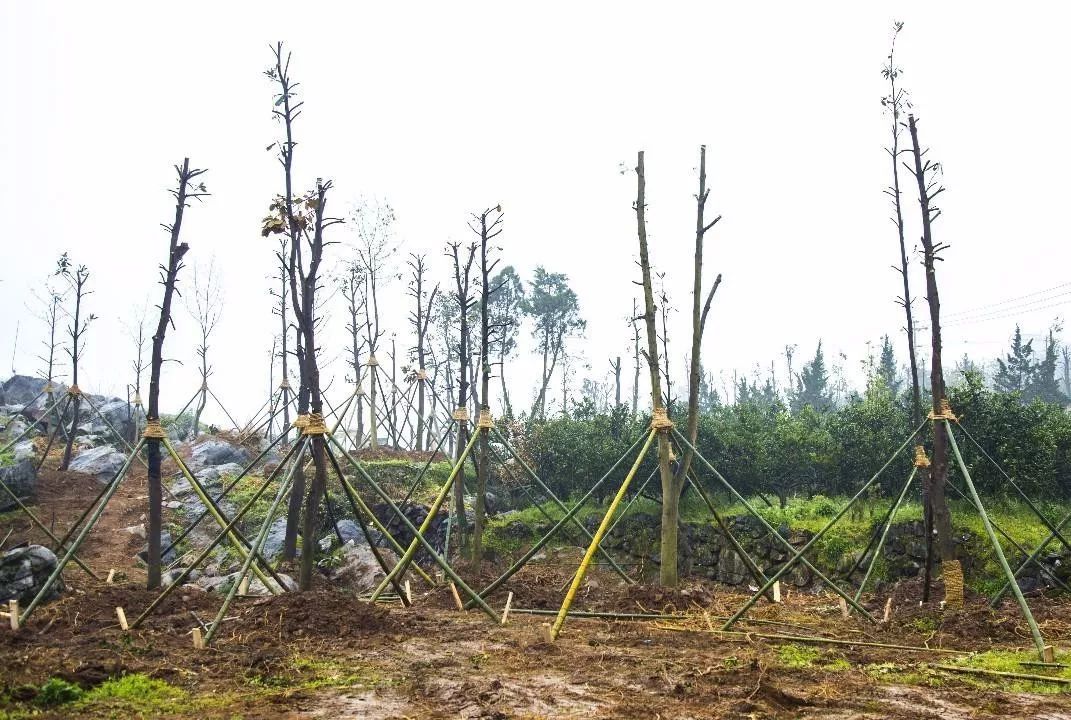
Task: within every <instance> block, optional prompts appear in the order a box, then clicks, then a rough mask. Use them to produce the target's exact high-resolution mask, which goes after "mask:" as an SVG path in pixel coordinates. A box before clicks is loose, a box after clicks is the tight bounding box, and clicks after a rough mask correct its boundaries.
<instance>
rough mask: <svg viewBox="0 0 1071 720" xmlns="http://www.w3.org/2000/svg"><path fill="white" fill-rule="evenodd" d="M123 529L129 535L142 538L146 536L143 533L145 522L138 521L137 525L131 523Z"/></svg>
mask: <svg viewBox="0 0 1071 720" xmlns="http://www.w3.org/2000/svg"><path fill="white" fill-rule="evenodd" d="M123 529H124V530H126V531H127V532H128V533H130V534H131V535H137V536H138V537H139V538H141V539H142V540H144V539H145V538H146V537H148V536H147V535H146V533H145V523H138V524H137V525H131V526H130V527H125V528H123Z"/></svg>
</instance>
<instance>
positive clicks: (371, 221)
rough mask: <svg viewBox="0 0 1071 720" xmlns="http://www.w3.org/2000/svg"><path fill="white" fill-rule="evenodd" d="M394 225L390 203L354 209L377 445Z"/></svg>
mask: <svg viewBox="0 0 1071 720" xmlns="http://www.w3.org/2000/svg"><path fill="white" fill-rule="evenodd" d="M393 225H394V210H393V209H391V206H390V205H389V204H387V203H381V202H371V201H367V200H366V201H364V202H363V203H362V204H361V205H360V206H359V207H358V209H357V210H356V212H354V213H353V226H354V227H355V228H356V231H357V241H356V242H357V248H356V252H357V263H358V264H359V266H360V268H361V271H362V273H363V274H364V282H363V285H362V287H363V288H364V293H365V296H364V315H365V322H364V327H365V337H366V341H367V345H368V371H369V395H368V403H369V405H370V407H371V413H370V414H369V419H368V431H369V445H370V447H371V448H372V449H375V448H376V446H377V445H378V444H379V420H378V418H377V413H378V408H379V404H378V403H379V399H378V393H379V390H380V384H381V383H380V380H379V372H378V371H379V360H378V359H377V358H376V351H377V350H378V349H379V341H380V339H381V338H382V337H383V336H384V335H386V332H387V331H386V330H384V329H383V328H382V327H381V326H380V313H379V290H380V287H381V285H382V283H383V281H384V280H385V278H384V275H385V274H386V272H387V267H386V266H387V263H388V261H389V260H390V258H391V257H392V256H393V255H394V250H395V248H394V247H393V245H392V244H391V232H392V227H393Z"/></svg>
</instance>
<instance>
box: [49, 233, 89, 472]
mask: <svg viewBox="0 0 1071 720" xmlns="http://www.w3.org/2000/svg"><path fill="white" fill-rule="evenodd" d="M56 276H57V277H60V278H63V279H64V280H66V282H67V283H68V285H69V287H70V290H71V292H72V293H73V294H74V311H73V312H71V313H69V315H70V318H71V320H70V324H69V325H68V326H67V338H68V340H69V342H70V344H69V345H68V346H67V348H66V351H67V356H68V357H69V358H70V360H71V387H70V388H69V390H68V392H69V393H70V394H71V427H70V430H68V432H67V445H66V447H64V449H63V462H61V463H60V470H66V469H67V467H68V466H69V465H70V464H71V454H72V452H73V451H74V436H75V433H76V432H77V430H78V420H79V414H80V411H81V402H82V392H81V390H80V389H79V387H78V361H79V358H80V356H81V354H82V351H83V350H85V333H86V330H87V329H88V328H89V324H90V323H91V322H93V321H94V320H96V319H97V316H96V315H93V314H92V313H90V314H85V315H83V310H82V302H83V301H84V300H85V298H86V296H87V295H92V294H93V291H91V290H87V289H86V283H87V282H89V268H87V267H86V266H85V265H77V266H76V265H75V264H74V263H73V262H72V261H71V259H70V258H69V257H68V255H67V253H63V255H62V256H60V259H59V261H58V262H57V263H56Z"/></svg>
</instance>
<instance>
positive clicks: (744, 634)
mask: <svg viewBox="0 0 1071 720" xmlns="http://www.w3.org/2000/svg"><path fill="white" fill-rule="evenodd" d="M655 627H656V628H658V629H659V630H673V631H675V632H694V633H704V634H710V635H729V636H735V637H739V638H740V639H742V640H745V641H750V639H751V638H761V639H763V640H784V641H786V642H793V643H804V644H807V645H842V646H850V647H872V648H884V649H886V650H900V651H904V652H921V653H937V654H940V655H966V654H968V651H966V650H951V649H948V648H928V647H920V646H917V645H897V644H893V643H880V642H872V641H868V640H846V639H844V638H826V637H819V636H814V635H789V634H783V633H757V632H751V631H743V630H706V629H701V628H682V627H676V626H674V625H655Z"/></svg>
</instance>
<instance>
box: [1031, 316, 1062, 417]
mask: <svg viewBox="0 0 1071 720" xmlns="http://www.w3.org/2000/svg"><path fill="white" fill-rule="evenodd" d="M1056 347H1057V344H1056V331H1055V329H1050V330H1049V335H1048V337H1046V338H1045V357H1044V358H1043V359H1042V360H1041V362H1039V363H1037V364H1035V365H1034V366H1033V367H1032V368H1031V369H1030V375H1029V378H1028V380H1027V383H1026V389H1025V391H1024V392H1023V402H1030V401H1032V400H1035V399H1036V400H1041V401H1042V402H1047V403H1058V404H1061V405H1062V404H1063V403H1065V402H1067V397H1066V396H1065V395H1064V394H1063V393H1062V392H1060V383H1059V381H1058V380H1057V379H1056V362H1057V351H1056Z"/></svg>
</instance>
